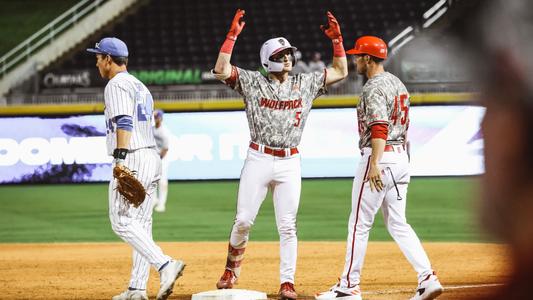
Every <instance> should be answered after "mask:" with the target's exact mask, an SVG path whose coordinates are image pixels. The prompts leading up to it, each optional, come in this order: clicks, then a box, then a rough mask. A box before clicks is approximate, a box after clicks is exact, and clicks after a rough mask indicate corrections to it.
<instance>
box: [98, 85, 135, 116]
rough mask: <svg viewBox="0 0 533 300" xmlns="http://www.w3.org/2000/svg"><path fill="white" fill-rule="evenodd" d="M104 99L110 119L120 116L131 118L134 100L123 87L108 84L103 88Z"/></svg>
mask: <svg viewBox="0 0 533 300" xmlns="http://www.w3.org/2000/svg"><path fill="white" fill-rule="evenodd" d="M104 97H105V102H106V103H105V105H106V109H107V110H108V111H109V112H110V117H111V118H114V117H116V116H122V115H124V116H131V117H133V113H134V110H135V99H134V98H133V95H132V94H131V93H130V92H129V91H128V90H127V89H126V88H125V87H123V86H121V85H119V84H116V83H112V84H109V85H108V86H107V87H106V88H105V91H104Z"/></svg>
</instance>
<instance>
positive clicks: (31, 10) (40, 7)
mask: <svg viewBox="0 0 533 300" xmlns="http://www.w3.org/2000/svg"><path fill="white" fill-rule="evenodd" d="M77 2H78V1H76V0H0V7H1V9H0V56H2V55H4V54H6V53H7V52H8V51H9V50H11V49H13V48H14V47H15V46H17V45H18V44H19V43H21V42H22V41H24V40H25V39H27V38H28V37H30V36H31V35H32V34H33V33H35V32H37V31H38V30H39V29H41V28H42V27H43V26H45V25H46V24H48V23H50V22H51V21H52V20H54V19H55V18H56V17H58V16H59V15H61V14H62V13H63V12H65V11H67V10H68V9H69V8H70V7H72V6H74V5H75V4H76V3H77Z"/></svg>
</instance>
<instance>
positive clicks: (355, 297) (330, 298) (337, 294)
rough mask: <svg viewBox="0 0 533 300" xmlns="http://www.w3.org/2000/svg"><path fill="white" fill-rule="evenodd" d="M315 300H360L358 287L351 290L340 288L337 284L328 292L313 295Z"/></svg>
mask: <svg viewBox="0 0 533 300" xmlns="http://www.w3.org/2000/svg"><path fill="white" fill-rule="evenodd" d="M315 299H316V300H362V299H363V298H362V297H361V289H360V288H359V285H356V286H354V287H353V288H341V287H340V286H339V284H336V285H334V286H332V287H331V288H330V289H329V291H327V292H322V293H318V294H316V295H315Z"/></svg>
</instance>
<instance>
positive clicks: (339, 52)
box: [331, 36, 346, 57]
mask: <svg viewBox="0 0 533 300" xmlns="http://www.w3.org/2000/svg"><path fill="white" fill-rule="evenodd" d="M331 42H332V43H333V57H345V56H346V52H345V51H344V45H343V44H342V36H339V38H336V39H333V40H331Z"/></svg>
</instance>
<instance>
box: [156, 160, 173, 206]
mask: <svg viewBox="0 0 533 300" xmlns="http://www.w3.org/2000/svg"><path fill="white" fill-rule="evenodd" d="M168 164H169V162H168V159H167V157H166V156H165V157H164V158H163V159H162V160H161V179H159V184H158V186H157V193H156V197H155V201H154V205H156V206H159V207H165V206H166V203H167V195H168Z"/></svg>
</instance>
